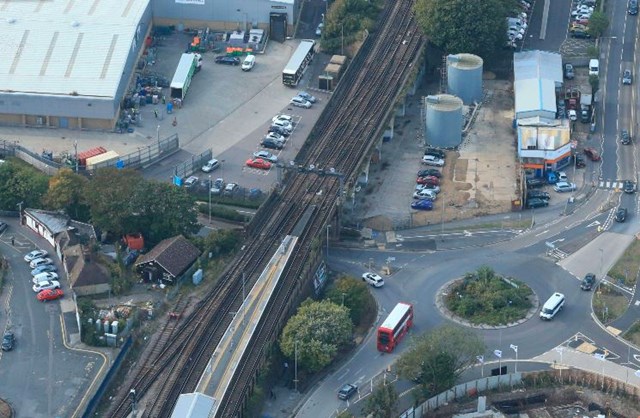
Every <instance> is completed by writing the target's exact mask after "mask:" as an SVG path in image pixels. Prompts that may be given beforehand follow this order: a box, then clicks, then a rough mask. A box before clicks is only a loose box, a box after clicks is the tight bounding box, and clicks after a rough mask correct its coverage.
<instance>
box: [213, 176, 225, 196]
mask: <svg viewBox="0 0 640 418" xmlns="http://www.w3.org/2000/svg"><path fill="white" fill-rule="evenodd" d="M223 190H224V179H222V178H217V179H216V180H215V181H214V182H213V184H212V185H211V190H210V192H211V194H215V195H218V194H220V193H222V191H223Z"/></svg>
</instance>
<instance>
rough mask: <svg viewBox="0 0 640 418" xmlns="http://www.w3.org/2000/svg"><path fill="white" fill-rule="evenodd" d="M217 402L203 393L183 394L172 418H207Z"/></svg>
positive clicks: (174, 408)
mask: <svg viewBox="0 0 640 418" xmlns="http://www.w3.org/2000/svg"><path fill="white" fill-rule="evenodd" d="M215 403H216V400H215V399H214V398H212V397H211V396H207V395H204V394H202V393H198V392H194V393H183V394H182V395H180V396H179V397H178V402H176V406H174V407H173V412H172V414H171V418H206V417H208V416H209V413H210V412H211V409H213V406H214V405H215Z"/></svg>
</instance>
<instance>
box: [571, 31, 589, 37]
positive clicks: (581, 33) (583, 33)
mask: <svg viewBox="0 0 640 418" xmlns="http://www.w3.org/2000/svg"><path fill="white" fill-rule="evenodd" d="M571 36H573V37H574V38H579V39H589V38H591V35H589V32H587V31H584V30H574V31H572V32H571Z"/></svg>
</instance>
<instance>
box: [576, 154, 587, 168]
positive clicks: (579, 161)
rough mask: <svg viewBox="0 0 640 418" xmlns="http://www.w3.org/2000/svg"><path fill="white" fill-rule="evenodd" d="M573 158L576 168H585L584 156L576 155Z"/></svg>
mask: <svg viewBox="0 0 640 418" xmlns="http://www.w3.org/2000/svg"><path fill="white" fill-rule="evenodd" d="M574 158H575V162H574V163H575V165H576V168H585V167H586V166H587V163H585V162H584V158H583V157H582V155H576V156H575V157H574Z"/></svg>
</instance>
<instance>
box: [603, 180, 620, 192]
mask: <svg viewBox="0 0 640 418" xmlns="http://www.w3.org/2000/svg"><path fill="white" fill-rule="evenodd" d="M623 186H624V182H623V181H621V180H613V181H611V180H600V182H599V183H598V188H599V189H609V190H615V189H622V187H623Z"/></svg>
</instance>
